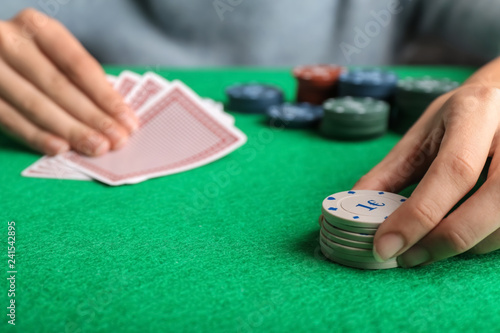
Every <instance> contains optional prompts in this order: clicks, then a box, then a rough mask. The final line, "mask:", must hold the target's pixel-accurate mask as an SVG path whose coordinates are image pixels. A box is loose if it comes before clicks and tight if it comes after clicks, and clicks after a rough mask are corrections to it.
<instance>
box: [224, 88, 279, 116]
mask: <svg viewBox="0 0 500 333" xmlns="http://www.w3.org/2000/svg"><path fill="white" fill-rule="evenodd" d="M226 94H227V97H228V104H227V109H228V110H231V111H237V112H244V113H260V114H265V113H266V111H267V110H268V109H269V108H270V107H271V106H274V105H280V104H282V103H283V99H284V98H283V91H282V90H281V89H279V88H277V87H274V86H270V85H265V84H254V83H248V84H235V85H232V86H230V87H228V88H227V89H226Z"/></svg>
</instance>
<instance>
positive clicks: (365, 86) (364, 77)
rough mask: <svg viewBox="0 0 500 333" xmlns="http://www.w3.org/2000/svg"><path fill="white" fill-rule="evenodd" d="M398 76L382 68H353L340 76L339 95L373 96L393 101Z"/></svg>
mask: <svg viewBox="0 0 500 333" xmlns="http://www.w3.org/2000/svg"><path fill="white" fill-rule="evenodd" d="M397 83H398V77H397V75H396V74H395V73H393V72H390V71H385V70H381V69H353V70H349V71H345V72H343V73H342V74H341V75H340V77H339V96H353V97H371V98H375V99H381V100H384V101H387V102H389V103H391V102H392V99H393V97H394V93H395V91H396V85H397Z"/></svg>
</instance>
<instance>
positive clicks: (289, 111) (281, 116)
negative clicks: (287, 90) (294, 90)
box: [267, 103, 323, 128]
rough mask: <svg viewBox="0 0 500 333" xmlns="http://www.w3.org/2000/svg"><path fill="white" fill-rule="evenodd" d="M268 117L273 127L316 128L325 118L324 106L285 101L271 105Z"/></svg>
mask: <svg viewBox="0 0 500 333" xmlns="http://www.w3.org/2000/svg"><path fill="white" fill-rule="evenodd" d="M267 118H268V122H269V125H270V126H271V127H278V128H314V127H317V125H318V124H319V122H320V120H321V118H323V108H322V107H321V106H317V105H312V104H309V103H296V104H291V103H284V104H281V105H274V106H271V107H270V108H269V109H268V110H267Z"/></svg>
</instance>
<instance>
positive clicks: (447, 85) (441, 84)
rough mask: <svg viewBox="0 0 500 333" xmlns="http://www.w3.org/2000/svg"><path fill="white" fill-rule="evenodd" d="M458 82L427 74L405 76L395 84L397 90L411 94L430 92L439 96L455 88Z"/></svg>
mask: <svg viewBox="0 0 500 333" xmlns="http://www.w3.org/2000/svg"><path fill="white" fill-rule="evenodd" d="M459 85H460V83H458V82H456V81H452V80H450V79H447V78H445V79H435V78H431V77H429V76H425V77H423V78H413V77H407V78H405V79H403V80H399V82H398V84H397V90H398V91H407V92H411V93H413V94H425V95H427V94H430V95H435V96H440V95H443V94H446V93H447V92H449V91H452V90H453V89H455V88H457V87H458V86H459Z"/></svg>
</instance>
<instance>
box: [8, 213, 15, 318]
mask: <svg viewBox="0 0 500 333" xmlns="http://www.w3.org/2000/svg"><path fill="white" fill-rule="evenodd" d="M16 274H17V270H16V222H14V221H10V222H7V275H8V277H7V280H8V281H9V284H8V285H9V287H8V290H7V296H8V297H9V303H8V305H9V306H8V307H7V318H8V319H7V322H8V323H9V324H10V325H16Z"/></svg>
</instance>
